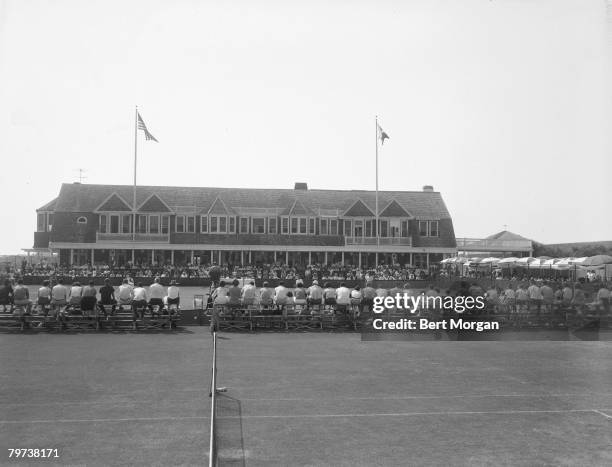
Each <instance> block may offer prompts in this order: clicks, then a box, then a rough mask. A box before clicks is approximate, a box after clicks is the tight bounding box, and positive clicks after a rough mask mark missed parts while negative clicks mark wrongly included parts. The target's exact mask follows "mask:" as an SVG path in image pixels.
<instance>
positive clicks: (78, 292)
mask: <svg viewBox="0 0 612 467" xmlns="http://www.w3.org/2000/svg"><path fill="white" fill-rule="evenodd" d="M69 297H70V302H69V303H70V305H72V306H78V307H80V306H81V298H82V297H83V287H81V284H80V283H79V282H78V281H76V282H74V283H73V284H72V287H71V288H70V293H69Z"/></svg>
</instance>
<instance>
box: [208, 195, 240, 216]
mask: <svg viewBox="0 0 612 467" xmlns="http://www.w3.org/2000/svg"><path fill="white" fill-rule="evenodd" d="M208 214H220V215H226V216H228V215H234V213H233V212H232V211H231V209H228V208H227V206H226V204H225V203H224V202H223V200H222V199H221V198H219V197H218V196H217V198H216V199H215V200H214V201H213V203H212V205H211V206H210V209H209V210H208Z"/></svg>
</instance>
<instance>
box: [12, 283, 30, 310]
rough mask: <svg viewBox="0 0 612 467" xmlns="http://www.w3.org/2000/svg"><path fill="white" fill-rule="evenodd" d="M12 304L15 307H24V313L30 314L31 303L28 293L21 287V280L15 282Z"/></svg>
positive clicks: (24, 287)
mask: <svg viewBox="0 0 612 467" xmlns="http://www.w3.org/2000/svg"><path fill="white" fill-rule="evenodd" d="M13 304H14V305H15V306H16V307H25V312H26V313H27V314H30V313H31V312H32V301H31V300H30V291H29V290H28V288H27V287H26V286H25V285H23V279H19V280H18V281H17V286H16V287H15V289H14V290H13Z"/></svg>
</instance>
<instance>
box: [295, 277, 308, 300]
mask: <svg viewBox="0 0 612 467" xmlns="http://www.w3.org/2000/svg"><path fill="white" fill-rule="evenodd" d="M295 286H296V287H295V292H294V295H295V297H294V300H293V302H294V303H295V304H296V305H306V291H305V290H304V284H303V283H302V282H301V281H298V282H297V283H296V284H295Z"/></svg>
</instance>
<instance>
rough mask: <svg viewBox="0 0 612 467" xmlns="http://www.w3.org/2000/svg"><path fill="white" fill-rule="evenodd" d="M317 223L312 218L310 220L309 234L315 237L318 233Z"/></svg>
mask: <svg viewBox="0 0 612 467" xmlns="http://www.w3.org/2000/svg"><path fill="white" fill-rule="evenodd" d="M315 221H316V219H315V218H312V217H311V218H310V219H308V233H309V234H310V235H315V234H316V233H317V231H316V227H315V226H316V222H315Z"/></svg>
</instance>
